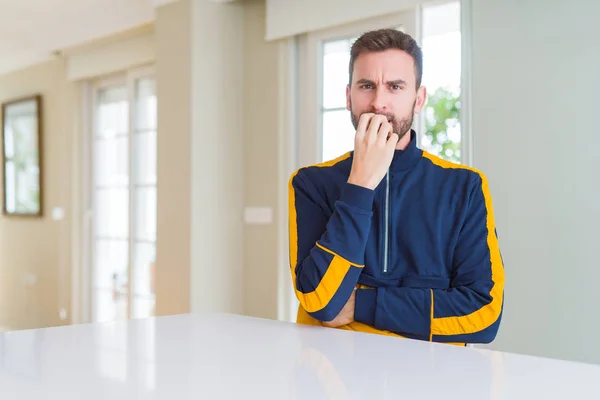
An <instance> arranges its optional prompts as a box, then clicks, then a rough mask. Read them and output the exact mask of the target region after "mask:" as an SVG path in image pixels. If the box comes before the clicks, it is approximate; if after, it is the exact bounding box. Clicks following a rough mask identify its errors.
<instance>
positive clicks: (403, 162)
mask: <svg viewBox="0 0 600 400" xmlns="http://www.w3.org/2000/svg"><path fill="white" fill-rule="evenodd" d="M422 155H423V151H422V150H421V149H419V148H418V147H417V133H416V132H415V131H414V129H411V130H410V142H409V143H408V146H407V147H406V149H404V150H395V152H394V158H393V159H392V164H391V165H390V171H392V172H395V171H402V170H406V169H409V168H411V167H412V166H414V165H415V164H416V163H417V162H418V161H419V160H420V159H421V158H422Z"/></svg>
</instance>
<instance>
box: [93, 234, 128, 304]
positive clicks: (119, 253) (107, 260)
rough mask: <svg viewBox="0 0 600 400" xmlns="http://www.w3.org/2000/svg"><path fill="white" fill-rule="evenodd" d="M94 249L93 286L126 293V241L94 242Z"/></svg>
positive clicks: (100, 240) (99, 240)
mask: <svg viewBox="0 0 600 400" xmlns="http://www.w3.org/2000/svg"><path fill="white" fill-rule="evenodd" d="M95 243H96V246H95V248H94V259H95V262H94V286H95V287H96V288H97V289H106V290H113V291H118V292H121V293H127V292H128V290H127V285H128V282H129V279H128V272H127V264H128V262H129V261H128V244H129V242H128V241H127V240H102V239H98V240H96V242H95Z"/></svg>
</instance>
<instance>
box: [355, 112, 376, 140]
mask: <svg viewBox="0 0 600 400" xmlns="http://www.w3.org/2000/svg"><path fill="white" fill-rule="evenodd" d="M374 115H375V114H373V113H365V114H362V115H361V116H360V118H359V119H358V126H357V127H356V136H358V137H359V138H364V136H365V132H366V131H367V127H368V126H369V121H370V120H371V118H372V117H373V116H374Z"/></svg>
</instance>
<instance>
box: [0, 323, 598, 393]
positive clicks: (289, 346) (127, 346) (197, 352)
mask: <svg viewBox="0 0 600 400" xmlns="http://www.w3.org/2000/svg"><path fill="white" fill-rule="evenodd" d="M0 388H2V398H3V399H13V398H15V399H16V398H19V399H38V398H45V399H61V400H62V399H80V398H86V399H103V398H110V399H131V398H136V399H137V398H143V399H173V398H177V399H188V398H189V399H192V398H193V399H198V398H206V399H225V398H227V399H229V398H260V399H398V398H408V399H434V398H445V399H453V398H456V399H478V400H480V399H529V398H533V397H534V396H535V397H539V398H544V399H559V398H560V399H562V398H567V396H569V397H571V398H584V397H585V398H593V396H594V393H596V394H597V393H600V366H595V365H587V364H578V363H573V362H566V361H558V360H549V359H542V358H535V357H529V356H520V355H515V354H506V353H500V352H492V351H487V350H481V349H474V348H461V347H454V346H447V345H443V344H435V343H426V342H417V341H412V340H406V339H397V338H392V337H384V336H379V335H371V334H363V333H355V332H348V331H341V330H335V329H327V328H321V327H308V326H300V325H296V324H291V323H284V322H279V321H271V320H262V319H255V318H249V317H242V316H235V315H227V314H225V315H221V314H211V315H177V316H168V317H159V318H150V319H140V320H132V321H128V322H109V323H101V324H91V325H76V326H69V327H59V328H49V329H40V330H29V331H17V332H7V333H3V334H0Z"/></svg>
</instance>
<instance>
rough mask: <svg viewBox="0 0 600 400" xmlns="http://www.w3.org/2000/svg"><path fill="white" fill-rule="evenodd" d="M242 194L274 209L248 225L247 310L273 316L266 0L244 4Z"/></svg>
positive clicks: (271, 60) (272, 145)
mask: <svg viewBox="0 0 600 400" xmlns="http://www.w3.org/2000/svg"><path fill="white" fill-rule="evenodd" d="M244 7H245V10H244V11H245V15H244V59H245V63H244V128H245V129H244V166H245V168H244V171H245V172H244V189H245V193H244V199H245V205H246V206H250V207H271V208H273V215H274V218H275V219H274V221H273V223H272V224H270V225H246V226H245V231H244V232H245V240H244V242H245V246H244V250H245V253H244V262H245V270H246V279H245V283H246V284H245V291H246V296H245V299H246V304H245V312H246V313H247V314H249V315H253V316H258V317H264V318H273V319H274V318H277V293H278V290H277V282H278V268H277V223H278V220H277V216H278V208H277V195H278V193H277V190H278V165H277V160H278V157H277V155H278V153H277V152H278V135H277V130H278V125H279V121H278V96H279V87H278V82H279V80H278V59H279V58H278V57H279V44H278V42H276V41H273V42H267V41H265V40H264V37H265V1H264V0H248V1H246V2H245V3H244Z"/></svg>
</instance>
